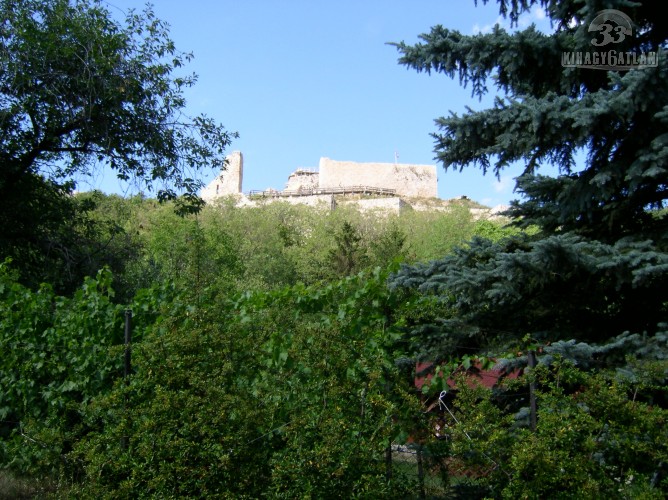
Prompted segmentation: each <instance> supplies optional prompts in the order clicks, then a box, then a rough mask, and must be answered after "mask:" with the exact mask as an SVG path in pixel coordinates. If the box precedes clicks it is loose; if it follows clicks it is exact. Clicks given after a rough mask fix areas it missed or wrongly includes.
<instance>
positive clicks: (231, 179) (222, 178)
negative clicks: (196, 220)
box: [201, 151, 244, 201]
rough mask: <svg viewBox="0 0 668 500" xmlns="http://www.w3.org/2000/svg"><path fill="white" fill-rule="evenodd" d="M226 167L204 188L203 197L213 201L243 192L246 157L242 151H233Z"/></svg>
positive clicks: (226, 159)
mask: <svg viewBox="0 0 668 500" xmlns="http://www.w3.org/2000/svg"><path fill="white" fill-rule="evenodd" d="M225 162H226V167H225V170H223V171H222V172H221V173H220V175H218V177H216V178H215V179H214V180H213V181H211V182H210V183H209V184H208V185H207V186H206V187H205V188H204V189H202V193H201V196H202V199H204V200H206V201H212V200H215V199H216V198H220V197H221V196H229V195H231V194H241V184H242V182H243V175H244V157H243V155H242V154H241V151H233V152H232V153H230V154H229V155H228V156H227V157H226V158H225Z"/></svg>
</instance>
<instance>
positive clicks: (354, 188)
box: [201, 151, 438, 209]
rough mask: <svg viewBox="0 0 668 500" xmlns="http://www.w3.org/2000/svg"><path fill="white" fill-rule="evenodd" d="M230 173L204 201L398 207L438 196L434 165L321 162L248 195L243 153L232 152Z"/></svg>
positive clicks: (210, 188) (216, 182) (209, 188)
mask: <svg viewBox="0 0 668 500" xmlns="http://www.w3.org/2000/svg"><path fill="white" fill-rule="evenodd" d="M226 162H227V167H226V169H225V170H224V171H223V172H221V173H220V175H218V177H216V178H215V179H214V180H213V181H211V182H210V183H209V185H207V186H206V187H205V188H204V189H203V190H202V193H201V194H202V198H203V199H204V200H205V201H206V202H208V203H211V202H215V200H216V199H218V198H223V197H229V196H235V197H237V199H238V204H240V205H249V204H255V203H257V202H261V201H263V200H265V201H287V202H288V203H303V204H307V205H315V204H318V203H322V202H324V203H327V204H329V205H331V206H335V205H336V201H335V197H336V199H341V198H350V199H351V200H352V199H355V200H356V202H357V203H358V204H360V206H361V208H376V207H377V208H382V207H385V208H387V209H400V208H402V205H405V204H406V203H407V201H406V200H407V199H429V198H438V189H437V178H436V167H435V166H434V165H408V164H397V163H357V162H351V161H335V160H331V159H329V158H321V159H320V164H319V167H318V169H317V170H316V169H312V168H298V169H297V170H295V171H294V172H292V174H290V176H289V177H288V181H287V183H286V185H285V189H284V190H282V191H278V190H275V189H266V190H264V191H258V190H253V191H249V192H248V193H246V194H244V193H243V192H242V183H243V155H242V154H241V152H240V151H235V152H233V153H231V154H230V155H229V156H228V157H227V159H226Z"/></svg>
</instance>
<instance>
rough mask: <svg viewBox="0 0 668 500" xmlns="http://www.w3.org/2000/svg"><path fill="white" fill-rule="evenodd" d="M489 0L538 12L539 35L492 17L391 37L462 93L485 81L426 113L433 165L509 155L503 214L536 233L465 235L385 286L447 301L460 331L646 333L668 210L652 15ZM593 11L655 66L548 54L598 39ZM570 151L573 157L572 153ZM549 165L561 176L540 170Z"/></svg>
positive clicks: (658, 286) (660, 34) (660, 69)
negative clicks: (602, 66) (480, 101)
mask: <svg viewBox="0 0 668 500" xmlns="http://www.w3.org/2000/svg"><path fill="white" fill-rule="evenodd" d="M485 3H486V2H485ZM500 5H501V8H500V11H501V14H502V15H503V16H505V17H506V18H508V19H509V20H510V22H511V25H514V26H516V25H517V23H518V19H519V17H520V16H521V15H522V14H524V13H526V12H528V11H530V10H531V9H532V8H534V7H536V6H540V7H542V8H544V9H545V11H546V13H547V15H548V16H549V18H550V20H551V21H552V25H553V32H551V33H542V32H540V31H538V30H537V29H536V28H535V27H534V26H530V27H528V28H526V29H524V30H516V31H511V32H509V31H506V30H505V29H503V28H501V27H499V26H496V27H495V28H494V29H493V31H492V32H491V33H489V34H479V35H474V36H467V35H462V34H461V33H459V32H457V31H452V30H449V29H446V28H444V27H442V26H436V27H434V28H432V30H431V32H430V33H428V34H425V35H422V36H421V38H422V43H418V44H416V45H413V46H409V45H406V44H404V43H399V44H397V48H398V50H399V51H400V53H401V57H400V62H401V63H402V64H405V65H407V66H409V67H412V68H415V69H416V70H418V71H427V72H430V71H439V72H443V73H445V74H446V75H449V76H451V77H454V76H459V78H460V81H461V82H462V83H463V84H464V85H466V84H471V85H472V88H473V94H474V95H475V96H478V97H481V96H483V95H484V94H485V93H486V92H487V91H488V88H487V83H488V80H492V81H493V82H494V83H495V85H496V88H497V90H498V91H499V92H500V93H501V94H502V97H499V98H497V99H496V101H495V103H494V105H493V106H492V107H491V108H490V109H486V110H482V111H473V110H471V109H469V110H468V111H467V112H466V113H464V114H463V115H461V116H460V115H457V114H453V115H451V116H450V117H447V118H440V119H438V120H437V123H438V126H439V128H440V131H439V133H437V134H435V138H436V140H437V142H436V149H435V152H436V154H437V156H438V158H439V159H440V161H441V162H442V163H443V165H444V167H445V168H446V169H449V168H460V169H461V168H464V167H466V166H477V167H481V168H482V170H483V172H487V171H493V172H494V173H495V174H499V173H500V172H501V170H502V169H503V168H505V167H507V166H508V165H509V164H510V163H511V162H516V161H519V162H522V163H523V164H524V167H525V170H524V174H523V175H522V176H520V177H519V178H518V179H517V187H518V189H519V191H520V192H521V193H522V194H523V195H524V200H522V201H515V202H514V203H513V206H512V209H511V215H513V216H514V217H515V218H516V223H517V224H519V225H521V226H528V225H535V226H536V227H537V228H538V229H539V230H540V231H539V232H538V233H537V234H535V235H534V236H532V237H526V236H518V237H515V238H510V239H508V240H505V241H502V242H499V243H497V244H492V243H485V242H483V241H482V240H478V241H477V242H476V243H473V244H472V245H471V246H470V248H469V249H468V250H462V251H461V252H458V253H457V255H456V256H452V257H448V258H446V259H445V260H443V261H441V262H437V263H434V264H433V265H430V266H422V267H416V268H412V269H409V268H406V269H405V270H404V271H403V272H402V273H400V275H399V276H398V280H397V281H396V282H395V284H397V285H399V284H403V285H405V286H411V287H421V288H422V290H425V291H426V290H430V291H432V292H434V293H436V294H438V295H440V296H441V297H448V299H447V300H449V301H450V304H452V305H454V306H455V309H456V313H455V323H457V324H458V326H457V327H456V329H457V330H458V332H459V333H458V334H459V335H462V333H463V332H464V330H465V328H464V327H466V328H468V329H469V334H470V335H471V336H477V337H478V338H482V337H484V336H487V337H494V336H496V337H505V338H511V339H512V338H514V339H520V338H522V337H523V336H524V335H525V334H527V333H530V334H531V336H532V337H533V338H535V339H539V340H542V341H545V342H547V341H554V340H558V339H560V338H561V339H570V338H575V339H578V340H584V341H597V342H605V341H607V340H608V339H612V338H616V337H617V336H618V335H620V334H622V333H624V332H625V331H631V332H637V333H645V334H648V335H650V336H651V335H652V334H654V333H655V332H657V331H661V330H662V329H663V326H661V323H663V322H665V320H666V319H667V314H666V313H667V311H666V304H667V303H668V296H667V295H666V290H668V286H667V285H668V273H666V272H665V270H666V266H667V265H668V253H666V249H667V244H668V240H667V236H668V232H667V231H666V221H667V219H666V218H665V214H663V213H662V212H661V213H659V212H657V209H659V208H661V207H663V206H664V205H665V201H666V197H667V196H668V190H667V189H666V187H667V184H668V165H667V164H666V159H665V151H666V149H665V148H666V140H667V139H666V138H667V137H668V119H667V116H666V113H665V107H666V105H668V79H667V78H666V76H668V60H666V58H665V55H664V53H663V52H662V51H661V50H660V49H662V48H665V46H666V41H667V39H666V32H667V31H666V23H665V21H664V20H663V19H661V18H660V16H656V13H655V12H654V10H653V9H654V7H653V6H652V4H650V3H640V2H637V3H633V4H629V3H628V2H624V1H619V2H598V1H588V2H585V3H584V4H581V3H579V2H574V1H572V2H555V1H548V0H541V1H538V0H536V1H522V2H512V3H508V2H505V1H504V2H501V3H500ZM604 7H605V8H616V9H618V10H621V11H623V12H624V13H625V14H627V15H628V16H630V18H631V19H632V20H633V22H634V28H633V36H632V37H627V38H628V40H626V41H625V45H624V47H623V48H624V50H625V51H628V52H633V53H636V54H638V53H640V52H648V51H658V65H657V66H656V67H648V68H644V69H637V70H631V71H612V70H611V71H600V70H593V69H587V68H575V69H573V68H564V67H562V66H561V53H562V52H564V51H584V52H586V51H590V50H592V49H595V48H596V47H593V46H592V45H591V40H592V36H595V34H592V32H591V31H589V27H590V23H591V22H592V20H593V19H594V18H595V17H596V16H597V14H598V13H599V11H600V10H601V9H603V8H604ZM610 22H612V21H610ZM579 151H584V152H585V153H586V160H585V161H584V164H583V165H577V164H576V155H577V153H578V152H579ZM550 163H551V164H553V165H556V166H557V167H558V168H559V172H560V173H559V175H557V176H556V177H554V178H552V177H547V176H544V175H539V174H538V170H539V169H540V168H541V167H542V166H544V165H546V164H550ZM463 328H464V329H463ZM446 331H450V332H453V331H454V330H452V329H449V328H447V327H446V328H444V329H442V330H441V332H442V333H444V332H446ZM445 334H446V335H447V333H445Z"/></svg>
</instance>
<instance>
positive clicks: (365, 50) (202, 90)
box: [82, 0, 549, 206]
mask: <svg viewBox="0 0 668 500" xmlns="http://www.w3.org/2000/svg"><path fill="white" fill-rule="evenodd" d="M105 3H107V5H108V8H109V10H110V11H111V12H112V13H113V14H114V15H118V16H119V17H122V15H123V14H122V13H123V12H126V11H127V10H128V9H130V8H136V9H138V10H140V9H142V8H143V6H144V2H141V1H132V0H109V1H107V2H105ZM478 4H479V5H478V7H475V6H474V2H473V0H413V1H410V2H409V1H408V0H404V1H394V0H385V1H380V0H365V1H360V0H357V1H352V0H339V1H336V2H334V1H306V0H290V1H289V0H274V1H269V0H244V1H240V0H216V1H213V0H190V1H183V0H158V1H156V2H154V5H153V7H154V10H155V13H156V15H157V16H158V17H159V18H161V19H163V20H165V21H167V22H168V23H169V24H170V25H171V38H172V39H173V40H174V42H175V44H176V46H177V48H178V49H179V50H182V51H184V52H192V53H193V54H194V56H195V57H194V59H193V61H192V62H191V63H190V65H188V66H187V67H186V70H187V71H188V72H195V73H197V74H198V75H199V81H198V83H197V84H196V86H195V87H194V88H192V89H190V90H189V91H188V93H187V94H186V97H187V99H188V108H187V112H188V113H189V114H192V115H195V114H199V113H206V114H207V115H209V116H211V117H213V118H215V119H216V120H217V121H218V122H220V123H222V124H224V125H225V126H226V127H227V128H228V129H229V130H232V131H237V132H239V134H240V137H239V139H237V140H235V141H234V143H233V144H232V146H231V147H230V151H233V150H240V151H242V152H243V155H244V182H243V189H244V191H248V190H250V189H265V188H268V187H273V188H276V189H282V188H283V187H284V184H285V182H286V181H287V177H288V175H289V174H290V173H291V172H292V171H293V170H294V169H296V168H297V167H313V168H315V167H317V166H318V161H319V159H320V157H321V156H325V157H329V158H332V159H335V160H350V161H360V162H364V161H370V162H371V161H372V162H393V161H394V156H395V152H396V153H397V154H398V157H399V162H400V163H415V164H436V162H435V161H434V153H433V138H432V137H431V136H430V133H432V132H435V131H436V127H435V125H434V119H435V118H437V117H439V116H444V115H447V114H449V112H450V111H454V112H458V113H460V112H462V111H464V109H465V107H466V106H470V107H472V108H474V109H481V108H483V107H487V106H488V105H489V104H490V102H491V100H492V95H490V96H489V98H487V99H484V100H483V101H482V102H479V101H478V100H477V99H474V98H472V97H471V92H470V89H464V88H462V87H460V86H459V82H458V81H457V80H450V79H448V78H447V77H445V76H444V75H440V74H432V75H427V74H424V73H417V72H415V71H413V70H410V69H407V68H406V67H404V66H400V65H398V64H397V56H398V53H397V51H396V49H395V48H394V47H392V46H390V45H387V44H386V42H399V41H405V42H407V43H415V42H417V41H418V35H419V34H420V33H426V32H428V31H429V29H430V27H431V26H433V25H436V24H442V25H443V26H446V27H448V28H452V29H457V30H459V31H461V32H462V33H464V34H474V33H477V32H480V31H483V32H485V31H487V30H489V29H490V28H491V27H492V26H493V25H494V24H495V23H496V22H501V23H502V24H504V23H503V20H501V19H500V18H499V16H498V9H497V4H496V3H493V4H490V5H486V6H483V5H480V4H481V2H478ZM530 22H535V23H537V24H538V26H539V27H543V28H545V29H549V25H548V23H547V21H546V20H545V19H544V16H543V15H542V12H541V11H539V10H534V11H533V12H532V13H531V14H527V16H526V17H525V19H524V20H523V21H522V24H529V23H530ZM490 90H491V93H492V94H493V92H494V89H493V88H491V89H490ZM436 165H437V169H438V184H439V189H438V192H439V196H440V197H441V198H444V199H447V198H452V197H457V196H460V195H467V196H469V197H470V198H472V199H474V200H476V201H479V202H481V203H484V204H486V205H489V206H495V205H498V204H507V203H508V202H509V201H510V200H511V199H514V198H515V197H516V196H514V195H513V192H512V190H513V186H514V182H513V180H512V177H513V176H514V175H517V173H519V168H517V169H511V170H509V171H507V172H506V173H504V174H503V175H502V177H501V181H500V182H498V181H497V180H496V178H495V177H493V176H490V175H487V176H483V175H482V172H481V171H479V170H477V169H474V168H469V169H465V171H464V172H463V173H459V172H456V171H448V172H446V171H445V170H444V169H443V167H442V166H441V165H438V164H436ZM215 175H216V172H213V171H207V172H205V173H204V174H203V176H202V179H203V180H204V181H205V182H207V181H209V180H211V179H213V178H214V177H215ZM91 187H97V188H101V189H103V190H105V191H112V192H128V188H127V186H123V185H120V184H119V183H118V181H116V180H115V179H113V178H112V176H110V175H106V176H104V175H101V176H99V177H97V178H95V179H94V180H93V184H92V186H91ZM82 188H83V186H82Z"/></svg>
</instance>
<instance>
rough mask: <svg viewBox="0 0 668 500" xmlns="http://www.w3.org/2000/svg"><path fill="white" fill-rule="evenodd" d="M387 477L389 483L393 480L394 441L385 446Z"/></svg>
mask: <svg viewBox="0 0 668 500" xmlns="http://www.w3.org/2000/svg"><path fill="white" fill-rule="evenodd" d="M385 479H386V481H387V482H388V483H389V482H390V481H391V480H392V441H389V442H388V443H387V448H385Z"/></svg>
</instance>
